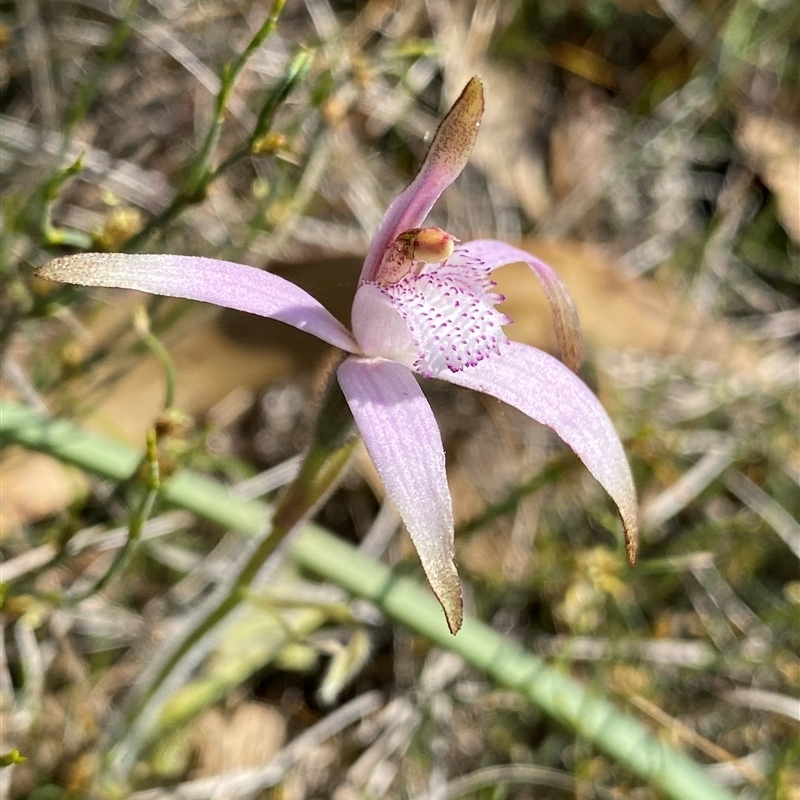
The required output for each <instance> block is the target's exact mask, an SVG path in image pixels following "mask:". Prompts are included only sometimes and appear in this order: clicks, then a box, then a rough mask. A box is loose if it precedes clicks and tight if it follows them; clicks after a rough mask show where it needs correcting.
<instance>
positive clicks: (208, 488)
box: [0, 403, 733, 800]
mask: <svg viewBox="0 0 800 800" xmlns="http://www.w3.org/2000/svg"><path fill="white" fill-rule="evenodd" d="M0 435H1V436H2V438H3V440H4V441H6V442H13V443H17V444H21V445H24V446H25V447H28V448H30V449H33V450H38V451H40V452H45V453H48V454H50V455H52V456H54V457H56V458H58V459H60V460H61V461H64V462H67V463H71V464H74V465H77V466H80V467H82V468H83V469H86V470H88V471H90V472H93V473H95V474H98V475H103V476H104V477H106V478H112V479H116V480H122V479H125V478H127V477H128V476H129V475H130V471H131V470H132V469H134V468H135V466H136V464H137V463H138V461H139V456H138V455H137V453H135V452H134V451H133V450H131V449H129V448H127V447H125V446H123V445H120V444H117V443H114V442H111V441H109V440H107V439H105V438H101V437H99V436H97V435H95V434H90V433H86V432H83V431H81V430H80V429H78V428H77V427H75V426H74V425H72V424H71V423H69V422H66V421H64V420H48V419H45V418H44V417H42V416H41V415H40V414H38V413H37V412H35V411H32V410H30V409H27V408H23V407H21V406H18V405H15V404H11V403H2V404H0ZM162 497H163V498H164V499H165V500H167V501H168V502H169V503H171V504H173V505H176V506H179V507H181V508H185V509H187V510H189V511H192V512H194V513H196V514H198V515H201V516H203V517H205V518H207V519H209V520H212V521H214V522H217V523H219V524H220V525H224V526H226V527H229V528H234V529H236V530H238V531H241V532H242V533H244V534H249V535H254V534H256V533H257V532H258V531H260V530H262V529H263V526H264V523H265V520H266V518H267V515H268V513H269V509H268V507H267V506H266V505H265V504H263V503H258V502H254V501H244V500H241V499H239V498H236V497H235V496H234V495H232V494H231V493H229V492H228V491H227V490H226V489H225V488H224V487H222V486H220V485H219V484H217V483H216V482H214V481H212V480H210V479H208V478H204V477H202V476H200V475H196V474H192V473H189V472H183V473H179V474H178V475H176V476H175V477H173V478H172V479H171V480H170V481H168V482H167V483H166V484H165V486H164V488H163V493H162ZM291 553H292V556H293V557H294V558H295V559H296V561H297V563H298V564H300V565H302V566H303V567H305V568H307V569H309V570H311V571H312V572H315V573H317V574H318V575H320V576H322V577H323V578H325V579H327V580H330V581H332V582H333V583H336V584H337V585H338V586H341V587H342V588H345V589H347V590H348V591H350V592H352V593H353V594H355V595H358V596H359V597H362V598H365V599H368V600H370V601H372V602H374V603H375V604H376V605H378V606H379V607H380V608H381V609H382V610H383V611H384V612H385V613H386V614H387V615H388V616H390V617H391V618H392V619H394V620H395V621H397V622H399V623H400V624H402V625H405V626H407V627H408V628H409V629H411V630H413V631H415V632H416V633H418V634H420V635H422V636H425V637H427V638H428V639H429V640H430V641H432V642H434V643H435V644H436V645H438V646H440V647H442V648H445V649H447V650H449V651H451V652H453V653H457V654H458V655H460V656H461V657H462V658H464V659H465V661H467V662H468V663H469V664H471V665H472V666H474V667H476V668H478V669H481V670H483V671H484V672H485V673H486V674H487V676H489V677H490V678H491V679H492V680H494V681H495V682H497V683H498V684H500V685H502V686H506V687H508V688H512V689H514V690H516V691H519V692H520V693H521V694H523V695H524V696H525V697H526V698H528V699H529V700H530V701H531V702H532V703H533V704H534V705H536V706H538V707H539V708H540V709H541V710H542V711H544V712H545V713H547V714H549V715H550V716H551V717H553V718H554V719H555V720H557V721H559V722H560V723H562V724H564V725H566V726H568V727H569V728H571V729H572V730H574V731H575V732H576V733H577V734H578V735H580V736H582V737H585V738H586V739H587V740H589V741H591V742H593V743H594V744H595V745H596V746H597V747H598V748H600V749H601V750H603V751H605V752H606V753H607V754H609V755H610V756H612V757H613V758H615V759H617V760H618V761H619V762H620V763H622V764H624V765H626V766H627V767H628V768H629V769H631V770H632V771H633V772H634V773H636V774H637V775H638V776H639V777H640V778H641V779H642V780H644V781H646V782H647V783H648V784H650V785H651V786H653V787H656V788H658V789H660V790H661V791H662V792H664V794H665V795H667V796H668V797H671V798H673V800H733V796H732V795H731V794H730V793H729V792H728V791H727V790H726V789H724V788H722V787H720V786H718V785H717V784H715V783H714V782H713V781H712V780H711V779H710V778H709V777H708V776H707V775H706V773H705V772H704V771H703V769H702V768H701V767H700V766H699V765H698V764H697V763H696V762H694V761H692V760H691V759H690V758H688V757H687V756H685V755H683V754H682V753H681V752H680V751H678V750H676V749H674V748H673V747H671V746H670V745H668V744H666V743H664V742H662V741H660V740H659V739H658V738H657V737H656V736H654V735H653V734H652V733H651V732H650V731H649V730H648V729H647V728H646V727H645V726H644V725H642V724H641V723H640V722H639V721H638V720H636V719H635V718H634V717H633V716H631V715H630V714H628V713H626V712H622V711H620V710H619V709H617V708H616V707H615V706H614V705H613V704H612V703H610V702H609V701H608V700H606V699H605V698H604V697H602V696H600V695H598V694H597V693H595V692H594V691H592V690H589V689H587V688H586V687H585V686H583V685H582V684H580V683H578V682H577V681H574V680H572V679H571V678H570V677H569V676H567V675H565V674H563V673H561V672H559V671H558V670H556V669H553V668H551V667H549V666H547V665H546V664H545V663H544V662H543V661H541V660H540V659H539V658H537V657H536V656H534V655H533V654H531V653H528V652H526V651H524V650H523V649H522V648H520V647H519V646H518V645H516V644H514V643H513V642H511V641H509V640H508V639H506V638H504V637H503V636H501V635H500V634H498V633H497V632H496V631H494V630H492V629H491V628H489V627H488V626H486V625H484V624H483V623H481V622H478V621H477V620H475V619H471V618H469V617H468V618H466V619H465V621H464V627H463V628H462V630H461V632H460V633H459V634H458V635H457V636H451V635H450V633H449V632H448V630H447V626H446V624H445V621H444V618H443V617H442V613H441V609H440V608H439V606H438V604H437V603H436V600H435V599H434V597H433V595H431V594H430V592H429V591H427V590H426V589H423V588H422V587H421V586H419V585H418V584H417V583H416V582H414V581H412V580H410V579H408V578H403V577H400V576H398V575H397V574H395V573H393V572H392V571H391V570H390V569H389V568H387V567H386V566H384V565H382V564H379V563H377V562H375V561H372V560H371V559H368V558H365V557H364V556H362V555H361V554H360V553H359V552H358V551H357V550H356V549H355V548H353V547H352V546H350V545H348V544H346V543H345V542H343V541H340V540H339V539H337V538H336V537H334V536H332V535H331V534H329V533H327V532H325V531H324V530H323V529H322V528H320V527H318V526H316V525H313V524H307V525H305V527H304V528H303V530H302V533H301V535H300V536H298V537H297V538H296V539H295V540H294V542H293V544H292V549H291Z"/></svg>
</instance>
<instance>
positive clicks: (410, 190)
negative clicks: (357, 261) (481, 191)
mask: <svg viewBox="0 0 800 800" xmlns="http://www.w3.org/2000/svg"><path fill="white" fill-rule="evenodd" d="M482 116H483V84H482V83H481V80H480V78H477V77H475V78H472V79H471V80H470V81H469V83H468V84H467V85H466V87H465V88H464V91H463V92H462V93H461V95H460V96H459V98H458V100H456V102H455V103H454V104H453V107H452V108H451V109H450V111H449V112H448V113H447V116H445V118H444V119H443V120H442V121H441V123H440V124H439V127H438V128H437V129H436V133H435V135H434V137H433V141H432V142H431V146H430V149H429V150H428V154H427V155H426V156H425V160H424V161H423V162H422V166H421V167H420V169H419V172H418V173H417V177H416V178H414V180H413V182H412V183H411V184H410V185H409V186H408V187H406V189H404V190H403V191H402V192H401V193H400V194H399V195H398V196H397V197H396V198H395V199H394V201H393V202H392V204H391V205H390V206H389V209H388V210H387V212H386V214H384V217H383V219H382V220H381V224H380V226H379V227H378V230H377V232H376V233H375V236H374V237H373V238H372V243H371V244H370V247H369V252H368V253H367V257H366V259H365V260H364V267H363V269H362V270H361V282H364V281H371V280H374V279H375V274H376V272H377V270H378V267H379V266H380V263H381V259H382V258H383V254H384V253H385V252H386V249H387V248H388V247H389V245H390V244H391V243H392V242H393V241H394V240H395V239H396V238H397V237H398V236H399V235H400V234H401V233H403V232H404V231H407V230H409V229H411V228H417V227H419V226H420V225H421V224H422V222H423V220H424V219H425V217H427V216H428V213H429V212H430V210H431V208H433V204H434V203H435V202H436V201H437V200H438V199H439V197H440V196H441V194H442V192H443V191H444V190H445V189H446V188H447V187H448V186H449V185H450V184H451V183H452V182H453V181H454V180H455V179H456V178H457V177H458V176H459V175H460V174H461V171H462V170H463V169H464V167H465V166H466V165H467V161H469V157H470V154H471V153H472V148H473V147H474V145H475V140H476V139H477V137H478V126H479V125H480V124H481V117H482Z"/></svg>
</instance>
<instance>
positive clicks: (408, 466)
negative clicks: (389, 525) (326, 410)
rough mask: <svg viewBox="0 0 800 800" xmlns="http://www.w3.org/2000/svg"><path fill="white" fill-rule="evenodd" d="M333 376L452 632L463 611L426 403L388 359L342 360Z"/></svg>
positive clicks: (435, 430)
mask: <svg viewBox="0 0 800 800" xmlns="http://www.w3.org/2000/svg"><path fill="white" fill-rule="evenodd" d="M337 374H338V378H339V385H340V386H341V387H342V391H343V392H344V396H345V397H346V398H347V402H348V404H349V405H350V408H351V410H352V412H353V417H354V418H355V421H356V425H358V428H359V430H360V431H361V435H362V437H363V438H364V444H365V445H366V447H367V451H368V452H369V454H370V457H371V458H372V461H373V463H374V464H375V468H376V469H377V470H378V474H379V475H380V477H381V480H382V481H383V484H384V486H385V487H386V491H387V492H388V493H389V496H390V497H391V498H392V500H393V501H394V503H395V505H396V506H397V509H398V511H399V512H400V515H401V516H402V518H403V521H404V522H405V524H406V528H407V529H408V532H409V534H410V535H411V539H412V541H413V542H414V547H416V549H417V553H418V554H419V558H420V561H421V562H422V567H423V569H424V570H425V574H426V575H427V577H428V581H429V583H430V585H431V588H432V589H433V591H434V594H435V595H436V597H437V598H438V600H439V602H440V603H441V605H442V608H443V609H444V613H445V617H446V618H447V624H448V626H449V628H450V630H451V632H452V633H456V632H457V631H458V629H459V628H460V627H461V621H462V616H463V610H462V601H461V586H460V584H459V581H458V573H457V572H456V568H455V564H454V563H453V558H454V555H455V548H454V545H453V508H452V504H451V501H450V491H449V489H448V486H447V474H446V472H445V461H444V449H443V447H442V439H441V436H440V434H439V426H438V425H437V424H436V420H435V418H434V416H433V412H432V411H431V407H430V406H429V405H428V401H427V400H426V399H425V396H424V395H423V394H422V390H421V389H420V388H419V386H418V385H417V382H416V380H415V379H414V377H413V375H412V374H411V373H410V372H409V371H408V369H406V368H405V367H404V366H401V365H400V364H395V363H394V362H392V361H383V360H379V359H374V360H367V359H360V358H348V359H346V360H345V361H344V362H343V363H342V364H341V365H340V366H339V369H338V373H337Z"/></svg>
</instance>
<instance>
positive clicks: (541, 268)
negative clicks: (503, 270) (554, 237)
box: [448, 239, 583, 372]
mask: <svg viewBox="0 0 800 800" xmlns="http://www.w3.org/2000/svg"><path fill="white" fill-rule="evenodd" d="M465 258H466V259H478V260H480V261H482V262H483V263H484V264H485V265H486V268H487V269H488V270H489V271H491V270H493V269H497V267H502V266H504V265H505V264H515V263H517V262H522V263H523V264H527V265H528V266H529V267H530V268H531V269H532V270H533V273H534V275H536V277H537V278H538V279H539V283H540V284H541V286H542V289H544V293H545V295H546V297H547V301H548V303H550V308H551V309H552V312H553V326H554V327H555V330H556V340H557V341H558V346H559V348H560V350H561V358H562V359H563V360H564V363H565V364H566V365H567V366H568V367H569V368H570V369H571V370H572V371H573V372H577V371H578V370H579V369H580V366H581V363H582V361H583V338H582V336H581V324H580V320H579V319H578V310H577V308H575V303H574V301H573V300H572V295H570V293H569V289H567V287H566V285H565V284H564V282H563V281H562V280H561V278H559V277H558V275H557V274H556V273H555V272H554V271H553V270H552V269H551V268H550V267H548V266H547V264H545V263H544V261H540V260H539V259H538V258H535V257H534V256H532V255H531V254H530V253H528V252H526V251H525V250H520V249H519V248H518V247H512V246H511V245H510V244H505V243H504V242H497V241H495V240H494V239H477V240H475V241H473V242H467V243H466V244H462V245H459V246H458V247H456V249H455V252H454V253H453V255H452V256H451V257H450V259H449V261H448V263H449V264H451V265H453V264H457V263H458V262H459V260H461V259H465Z"/></svg>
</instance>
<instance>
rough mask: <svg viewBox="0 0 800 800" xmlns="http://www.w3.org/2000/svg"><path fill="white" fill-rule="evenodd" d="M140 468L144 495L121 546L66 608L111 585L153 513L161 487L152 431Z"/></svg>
mask: <svg viewBox="0 0 800 800" xmlns="http://www.w3.org/2000/svg"><path fill="white" fill-rule="evenodd" d="M142 466H146V467H147V479H146V481H145V493H144V496H143V497H142V499H141V501H140V502H139V505H138V506H137V507H136V509H135V510H134V512H133V514H132V515H131V519H130V522H129V524H128V537H127V539H125V544H123V545H122V547H121V548H120V549H119V550H118V551H117V554H116V556H114V560H113V561H112V562H111V566H110V567H109V568H108V569H107V570H106V572H105V573H104V574H103V575H102V577H100V578H99V579H98V580H97V581H96V582H95V583H94V584H92V586H90V587H89V589H88V590H87V591H85V592H82V593H81V594H80V595H78V596H74V597H69V598H68V602H69V604H70V605H75V604H76V603H80V602H81V601H82V600H86V599H87V598H88V597H91V596H92V595H94V594H97V593H98V592H102V591H103V589H105V588H106V586H108V584H109V583H111V580H112V579H113V578H114V576H115V575H117V574H118V573H119V572H121V571H122V570H123V569H124V568H125V566H126V565H127V563H128V562H129V561H130V558H131V556H132V555H133V551H134V549H135V547H136V545H137V544H138V542H139V539H141V537H142V530H143V529H144V524H145V522H147V520H148V519H149V518H150V514H151V512H152V511H153V506H154V505H155V502H156V497H158V490H159V489H160V488H161V469H160V466H159V463H158V436H157V434H156V432H155V430H152V431H149V432H148V434H147V450H146V453H145V457H144V459H143V462H142Z"/></svg>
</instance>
